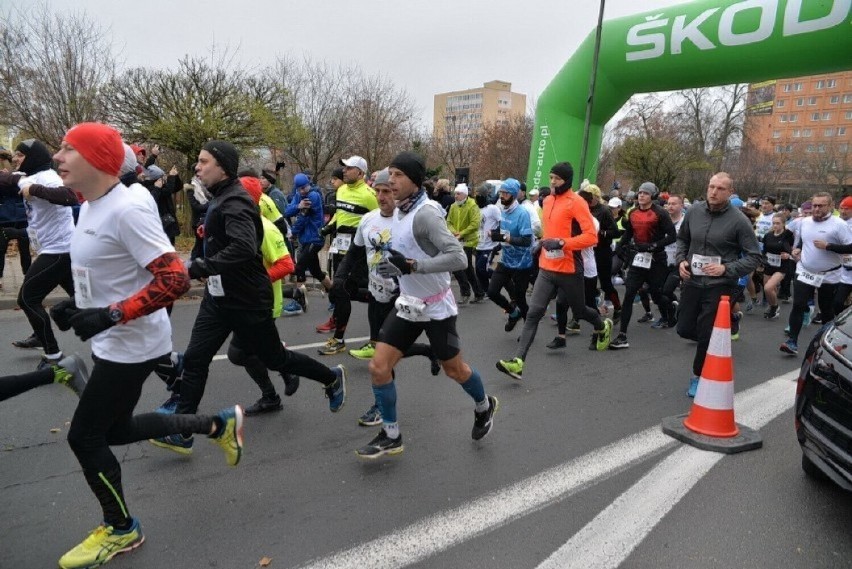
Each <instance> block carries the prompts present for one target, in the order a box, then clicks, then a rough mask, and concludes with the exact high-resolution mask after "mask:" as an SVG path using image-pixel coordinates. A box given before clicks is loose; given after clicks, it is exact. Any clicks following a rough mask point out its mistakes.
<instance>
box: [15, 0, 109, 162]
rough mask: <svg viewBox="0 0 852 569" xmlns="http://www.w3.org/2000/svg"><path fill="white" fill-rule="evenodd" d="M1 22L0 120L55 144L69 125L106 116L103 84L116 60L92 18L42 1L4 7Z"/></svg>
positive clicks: (101, 31)
mask: <svg viewBox="0 0 852 569" xmlns="http://www.w3.org/2000/svg"><path fill="white" fill-rule="evenodd" d="M21 6H24V5H21ZM2 22H3V23H2V24H0V101H2V103H0V122H2V123H5V124H6V125H8V126H12V127H15V128H16V129H18V130H20V131H22V132H24V133H26V134H28V135H31V136H34V137H36V138H38V139H40V140H42V141H44V142H45V143H46V144H47V145H48V146H50V147H52V148H57V147H58V146H59V143H60V142H61V141H62V136H63V135H64V134H65V131H66V130H68V128H70V127H71V126H73V125H75V124H77V123H80V122H86V121H102V120H105V119H106V118H107V115H106V108H105V105H104V104H103V102H104V98H103V93H102V89H103V86H104V85H105V84H106V83H107V82H108V81H109V80H110V78H111V77H112V75H113V71H114V68H115V61H114V59H113V56H112V51H111V47H110V44H109V41H108V37H107V34H106V32H104V30H103V29H102V28H101V27H99V26H98V25H97V24H96V23H95V19H94V18H92V17H90V16H88V15H87V14H86V13H85V12H75V13H52V12H51V11H50V9H49V8H48V5H47V4H46V3H45V4H37V5H35V6H33V5H31V4H26V9H25V8H23V7H22V8H17V9H11V10H7V11H6V13H4V14H2Z"/></svg>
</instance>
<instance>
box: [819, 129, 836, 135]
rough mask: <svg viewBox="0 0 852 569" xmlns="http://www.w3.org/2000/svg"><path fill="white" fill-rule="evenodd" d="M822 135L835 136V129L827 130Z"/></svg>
mask: <svg viewBox="0 0 852 569" xmlns="http://www.w3.org/2000/svg"><path fill="white" fill-rule="evenodd" d="M822 135H823V136H834V129H833V128H827V129H825V130H824V131H822Z"/></svg>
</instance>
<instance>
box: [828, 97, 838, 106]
mask: <svg viewBox="0 0 852 569" xmlns="http://www.w3.org/2000/svg"><path fill="white" fill-rule="evenodd" d="M828 102H829V103H830V104H832V105H836V104H837V103H839V102H840V95H832V96H831V98H829V99H828Z"/></svg>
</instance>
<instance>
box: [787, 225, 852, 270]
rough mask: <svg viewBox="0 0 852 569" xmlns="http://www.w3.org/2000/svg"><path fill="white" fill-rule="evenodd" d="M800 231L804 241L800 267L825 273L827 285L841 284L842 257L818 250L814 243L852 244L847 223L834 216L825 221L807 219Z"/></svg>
mask: <svg viewBox="0 0 852 569" xmlns="http://www.w3.org/2000/svg"><path fill="white" fill-rule="evenodd" d="M799 230H800V232H801V239H802V256H801V258H800V261H799V267H800V268H804V269H806V270H808V271H810V272H813V273H825V280H824V281H823V282H825V283H837V282H840V271H839V267H840V265H841V264H842V262H843V259H842V256H841V255H840V254H839V253H834V252H832V251H827V250H824V249H817V247H816V246H815V245H814V241H815V240H822V241H826V242H828V243H835V244H838V245H848V244H849V243H852V236H850V233H849V227H848V226H847V225H846V222H845V221H843V220H842V219H840V218H839V217H834V216H833V215H832V216H829V217H828V219H826V220H823V221H814V218H813V217H806V218H804V219H802V221H801V225H800V228H799ZM826 271H828V272H827V273H826Z"/></svg>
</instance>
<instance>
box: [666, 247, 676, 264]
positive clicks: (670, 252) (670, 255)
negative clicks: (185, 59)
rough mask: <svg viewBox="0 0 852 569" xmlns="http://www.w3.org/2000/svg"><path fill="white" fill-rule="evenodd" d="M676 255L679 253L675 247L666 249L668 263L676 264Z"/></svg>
mask: <svg viewBox="0 0 852 569" xmlns="http://www.w3.org/2000/svg"><path fill="white" fill-rule="evenodd" d="M676 255H677V251H676V250H675V249H666V264H667V265H674V264H675V256H676Z"/></svg>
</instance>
